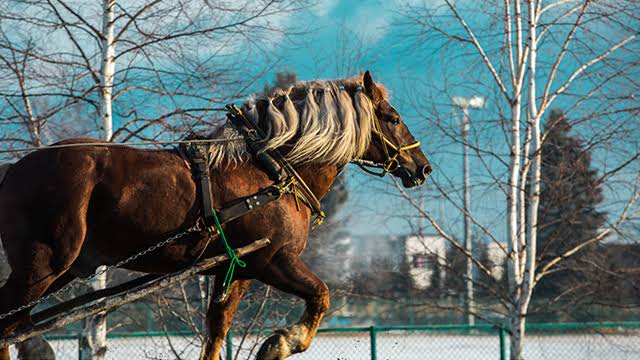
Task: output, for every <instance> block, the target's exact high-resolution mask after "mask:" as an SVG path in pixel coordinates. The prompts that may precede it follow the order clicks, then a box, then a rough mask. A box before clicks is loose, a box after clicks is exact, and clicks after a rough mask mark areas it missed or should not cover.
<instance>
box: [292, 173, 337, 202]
mask: <svg viewBox="0 0 640 360" xmlns="http://www.w3.org/2000/svg"><path fill="white" fill-rule="evenodd" d="M296 170H297V171H298V173H299V174H300V176H301V177H302V178H303V179H304V182H305V183H307V186H309V189H311V191H313V193H314V194H315V195H316V197H317V198H318V199H322V198H323V197H324V196H325V195H326V194H327V193H328V192H329V189H331V185H333V181H334V180H335V179H336V176H338V167H337V166H335V165H315V164H314V165H306V166H300V167H297V168H296Z"/></svg>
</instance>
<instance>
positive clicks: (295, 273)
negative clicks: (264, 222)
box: [256, 251, 329, 360]
mask: <svg viewBox="0 0 640 360" xmlns="http://www.w3.org/2000/svg"><path fill="white" fill-rule="evenodd" d="M259 279H260V280H261V281H262V282H264V283H267V284H269V285H273V286H275V287H276V288H278V289H280V290H282V291H284V292H287V293H290V294H294V295H296V296H299V297H301V298H302V299H304V300H305V302H306V308H305V312H304V314H303V315H302V318H300V320H299V321H298V322H297V323H295V324H294V325H292V326H290V327H287V328H285V329H279V330H277V331H276V332H275V334H273V335H272V336H271V337H269V338H268V339H267V340H266V341H265V342H264V343H263V344H262V346H261V347H260V351H258V355H257V356H256V359H258V360H276V359H277V360H281V359H286V358H287V357H288V356H290V355H292V354H295V353H299V352H303V351H305V350H307V349H308V348H309V345H311V340H313V337H314V336H315V335H316V331H317V330H318V326H319V325H320V321H321V320H322V317H323V316H324V314H325V312H326V311H327V310H328V309H329V289H328V288H327V285H325V283H324V282H322V280H320V279H319V278H318V277H317V276H316V275H315V274H314V273H313V272H312V271H311V270H310V269H309V268H308V267H307V265H306V264H305V263H303V262H302V260H300V258H299V257H298V255H297V254H294V253H293V252H291V253H289V252H287V251H281V252H280V253H279V254H278V255H276V257H274V259H273V261H272V264H271V265H270V266H269V267H268V268H267V269H266V271H264V272H263V275H262V276H261V277H260V278H259Z"/></svg>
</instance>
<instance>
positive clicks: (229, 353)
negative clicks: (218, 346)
mask: <svg viewBox="0 0 640 360" xmlns="http://www.w3.org/2000/svg"><path fill="white" fill-rule="evenodd" d="M227 360H233V330H232V329H231V328H229V331H227Z"/></svg>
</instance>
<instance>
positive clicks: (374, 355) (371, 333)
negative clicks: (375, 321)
mask: <svg viewBox="0 0 640 360" xmlns="http://www.w3.org/2000/svg"><path fill="white" fill-rule="evenodd" d="M369 338H370V340H371V360H376V359H377V358H378V349H377V348H376V327H375V325H372V326H371V327H370V328H369Z"/></svg>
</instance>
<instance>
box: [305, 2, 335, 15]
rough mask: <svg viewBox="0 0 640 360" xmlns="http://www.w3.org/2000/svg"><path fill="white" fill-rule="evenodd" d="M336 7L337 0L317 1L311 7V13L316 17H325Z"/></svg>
mask: <svg viewBox="0 0 640 360" xmlns="http://www.w3.org/2000/svg"><path fill="white" fill-rule="evenodd" d="M337 5H338V0H319V1H318V2H317V3H316V4H315V5H313V6H312V7H311V12H312V13H313V14H314V15H316V16H326V15H328V14H329V13H330V12H331V10H333V9H334V8H335V7H336V6H337Z"/></svg>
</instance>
